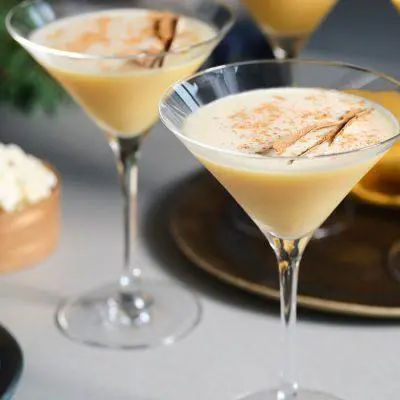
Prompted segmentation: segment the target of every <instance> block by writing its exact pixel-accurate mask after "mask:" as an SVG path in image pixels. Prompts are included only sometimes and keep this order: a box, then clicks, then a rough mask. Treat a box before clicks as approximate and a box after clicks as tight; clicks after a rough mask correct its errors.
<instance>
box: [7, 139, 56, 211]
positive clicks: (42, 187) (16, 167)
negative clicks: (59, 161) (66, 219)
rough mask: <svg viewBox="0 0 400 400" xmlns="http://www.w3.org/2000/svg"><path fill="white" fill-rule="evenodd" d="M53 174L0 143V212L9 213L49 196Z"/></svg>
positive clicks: (19, 152)
mask: <svg viewBox="0 0 400 400" xmlns="http://www.w3.org/2000/svg"><path fill="white" fill-rule="evenodd" d="M57 183H58V178H57V176H56V174H55V173H54V172H53V171H52V170H51V169H50V168H49V167H48V166H46V165H45V163H43V162H42V161H41V160H39V159H38V158H36V157H34V156H32V155H29V154H26V153H25V152H24V151H23V150H22V149H21V148H20V147H18V146H16V145H14V144H9V145H5V144H2V143H0V213H2V212H6V213H12V212H15V211H19V210H21V209H22V208H23V207H25V206H27V205H32V204H36V203H39V202H40V201H42V200H45V199H47V198H49V197H50V195H51V194H52V192H53V190H54V188H55V187H56V185H57Z"/></svg>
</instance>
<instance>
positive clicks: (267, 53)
mask: <svg viewBox="0 0 400 400" xmlns="http://www.w3.org/2000/svg"><path fill="white" fill-rule="evenodd" d="M273 57H274V56H273V53H272V51H271V48H270V46H269V44H268V42H267V41H266V39H265V37H264V35H263V34H262V33H261V32H260V30H259V29H258V28H257V26H256V25H255V24H254V22H253V21H252V20H251V19H249V18H244V19H240V20H238V21H237V22H236V24H235V25H234V26H233V28H232V29H231V31H230V32H229V33H228V35H227V36H226V37H225V39H224V40H223V41H222V42H221V43H220V44H219V46H218V47H217V48H216V49H215V51H214V53H213V55H212V58H211V60H210V61H211V64H212V65H222V64H227V63H233V62H237V61H245V60H257V59H265V58H273Z"/></svg>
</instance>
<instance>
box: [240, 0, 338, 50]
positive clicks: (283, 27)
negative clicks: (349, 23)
mask: <svg viewBox="0 0 400 400" xmlns="http://www.w3.org/2000/svg"><path fill="white" fill-rule="evenodd" d="M242 1H243V4H244V5H245V6H246V7H247V9H248V10H249V11H250V13H251V15H252V16H253V18H254V19H255V20H256V22H257V24H258V25H259V27H260V28H261V30H262V31H263V32H264V33H265V34H266V35H267V38H268V39H269V40H270V41H271V44H272V46H273V47H274V48H275V47H277V48H282V50H284V51H286V52H289V54H287V55H288V56H297V54H298V52H299V51H300V50H301V48H302V46H303V45H304V44H305V42H306V40H307V39H308V37H309V36H310V35H311V34H312V33H313V32H314V31H315V30H316V29H317V27H318V25H319V24H320V23H321V22H322V20H323V19H324V18H325V16H326V15H327V14H328V13H329V12H330V11H331V9H332V8H333V7H334V6H335V4H336V3H337V0H242ZM277 55H279V53H278V54H277Z"/></svg>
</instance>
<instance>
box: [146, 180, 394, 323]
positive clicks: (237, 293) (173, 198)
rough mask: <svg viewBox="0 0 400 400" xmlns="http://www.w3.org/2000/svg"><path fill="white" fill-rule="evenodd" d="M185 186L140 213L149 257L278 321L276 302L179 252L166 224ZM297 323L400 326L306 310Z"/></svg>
mask: <svg viewBox="0 0 400 400" xmlns="http://www.w3.org/2000/svg"><path fill="white" fill-rule="evenodd" d="M186 179H187V180H190V179H192V177H190V176H189V177H188V178H186ZM184 185H185V181H179V182H177V183H174V184H173V185H171V186H168V187H163V188H162V190H160V191H159V192H158V193H157V194H156V195H154V196H153V199H155V200H154V201H153V202H152V203H151V204H148V205H147V207H146V208H145V209H144V210H143V211H144V212H143V214H142V216H141V221H142V223H141V232H142V237H143V241H144V243H145V245H146V246H147V248H148V249H149V251H150V254H151V256H152V257H153V258H154V259H155V260H156V261H157V263H158V264H159V265H161V268H163V270H164V271H166V272H168V273H169V274H170V275H171V276H172V277H174V278H176V279H177V280H178V281H180V282H181V283H183V284H185V285H187V286H190V287H191V288H193V289H194V290H196V291H197V292H198V293H200V294H202V295H205V296H208V297H210V298H212V299H214V300H216V301H220V302H224V303H227V304H230V305H232V306H235V307H240V308H242V309H245V310H249V311H253V312H258V313H264V314H268V315H273V316H275V317H276V318H278V317H279V305H278V303H277V302H276V301H273V300H268V299H266V298H261V297H258V296H256V295H252V294H249V293H246V292H244V291H242V290H239V289H237V288H235V287H233V286H229V285H227V284H225V283H222V282H220V281H218V280H217V279H216V278H214V277H211V276H210V275H208V274H206V273H205V272H204V271H202V270H201V269H199V268H198V267H197V266H195V265H194V264H193V263H192V262H191V261H189V260H188V259H187V258H186V257H185V256H184V255H183V254H182V253H181V252H180V250H179V249H178V247H177V246H176V244H175V242H174V240H173V238H172V235H171V233H170V228H169V223H170V214H171V211H172V209H173V206H174V204H176V202H177V201H178V199H179V197H180V190H181V189H182V187H183V186H184ZM299 319H300V320H306V321H308V322H313V323H314V322H315V323H325V324H347V325H368V326H372V327H373V326H376V327H381V326H383V325H385V326H390V325H399V324H400V321H399V320H383V319H379V320H377V319H373V318H366V317H363V318H361V317H360V318H357V317H351V316H344V315H343V316H342V315H333V314H324V313H321V312H318V311H312V310H305V309H300V310H299Z"/></svg>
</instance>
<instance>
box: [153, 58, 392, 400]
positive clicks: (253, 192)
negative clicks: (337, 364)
mask: <svg viewBox="0 0 400 400" xmlns="http://www.w3.org/2000/svg"><path fill="white" fill-rule="evenodd" d="M287 73H290V75H291V76H292V77H295V79H294V80H293V79H290V80H289V81H288V84H285V83H282V84H281V85H277V84H276V80H274V77H275V76H276V75H277V74H279V75H281V76H282V75H285V74H287ZM291 82H296V85H291ZM399 85H400V84H399V83H398V82H396V81H394V80H392V79H391V78H387V77H385V76H383V75H380V74H377V73H374V72H371V71H368V70H364V69H361V68H358V67H353V66H348V65H344V64H339V63H327V62H318V61H300V60H287V61H271V60H269V61H254V62H248V63H238V64H232V65H227V66H222V67H217V68H213V69H210V70H207V71H205V72H202V73H200V74H197V75H195V76H193V77H191V78H189V79H188V80H185V81H181V82H180V83H177V84H175V85H174V86H173V87H172V88H170V89H169V90H168V91H167V92H166V94H165V95H164V97H163V99H162V101H161V104H160V114H161V120H162V121H163V123H164V124H165V125H166V127H167V128H168V129H169V130H171V131H172V132H173V133H174V134H175V135H176V136H177V137H178V138H179V139H180V140H181V141H182V142H183V143H184V144H185V146H186V147H187V148H188V149H189V150H190V151H191V152H192V153H193V155H194V156H195V157H197V158H198V159H199V160H200V161H201V162H203V163H204V165H205V166H206V167H207V168H208V169H209V170H210V172H211V173H212V174H213V175H214V176H215V177H216V178H217V179H218V180H219V181H220V183H221V184H222V185H223V186H225V188H226V189H227V190H228V191H229V192H230V193H231V195H232V196H233V197H234V198H235V199H236V200H237V202H238V203H239V204H240V205H241V206H242V207H243V209H244V210H245V211H246V212H247V213H248V215H249V216H250V217H251V218H252V219H253V221H254V222H255V223H256V224H257V225H258V227H259V228H260V230H261V232H262V233H263V234H264V236H265V238H266V239H267V241H268V242H269V244H270V245H271V247H272V249H273V250H274V252H275V254H276V257H277V261H278V267H279V278H280V293H281V296H280V300H281V324H282V329H283V330H282V343H283V358H282V366H281V383H280V385H279V387H278V389H274V390H269V391H263V392H259V393H255V394H251V395H249V396H247V397H244V399H246V400H333V399H335V397H333V396H331V395H329V394H325V393H321V392H315V391H311V390H304V389H299V388H298V384H297V380H296V370H295V326H296V303H297V302H296V296H297V282H298V272H299V264H300V260H301V258H302V255H303V252H304V249H305V248H306V245H307V243H308V242H309V240H310V238H311V236H312V234H313V231H314V230H315V229H317V228H318V226H319V225H320V224H322V222H323V220H324V219H325V218H326V217H327V216H328V215H329V214H330V213H331V212H332V211H333V210H334V209H335V207H336V206H337V205H338V204H339V203H340V201H341V200H342V199H343V198H344V197H345V196H346V195H347V194H348V192H349V191H350V190H351V189H352V187H353V186H354V185H355V184H356V182H357V181H358V180H359V179H361V178H362V177H363V176H364V175H365V174H366V173H367V172H368V170H369V169H370V168H371V167H372V166H373V165H374V164H375V163H376V162H377V161H378V160H379V159H380V158H381V157H382V156H383V154H384V153H385V152H386V151H387V150H388V149H389V148H390V147H391V146H392V145H393V144H394V143H395V141H396V140H398V139H399V136H400V135H399V133H398V123H397V120H396V119H395V118H394V117H392V116H391V114H388V115H390V116H391V118H393V125H392V126H393V132H389V136H390V135H393V136H392V137H391V138H390V139H389V140H386V141H384V142H382V143H379V144H376V145H373V146H369V147H365V148H362V149H359V150H354V151H347V152H344V153H337V154H333V155H322V156H310V157H304V156H303V157H271V156H262V155H252V154H245V153H241V152H237V151H230V150H226V149H222V148H217V147H213V146H210V145H208V144H205V143H202V142H200V141H198V140H193V139H191V138H190V137H188V136H186V134H185V130H184V124H185V121H186V119H187V117H188V116H190V115H191V114H192V113H193V112H195V111H196V110H198V109H199V108H200V107H202V106H204V105H207V104H209V103H211V102H213V101H215V100H218V99H221V98H223V97H225V96H229V95H234V94H238V93H243V92H247V91H250V90H255V89H265V88H271V87H273V88H276V87H279V86H281V87H288V86H295V87H301V88H315V87H319V88H328V89H338V90H348V89H364V90H370V91H375V90H396V91H399V89H400V86H399ZM388 113H389V112H388ZM217 123H218V122H216V124H217ZM208 129H210V127H209V128H208ZM217 132H218V130H217V129H216V133H215V134H217ZM292 165H293V166H295V171H293V169H291V168H292V167H291V166H292ZM311 183H312V184H311ZM271 193H273V195H271ZM377 234H378V233H377ZM319 267H320V268H323V265H321V266H319Z"/></svg>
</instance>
